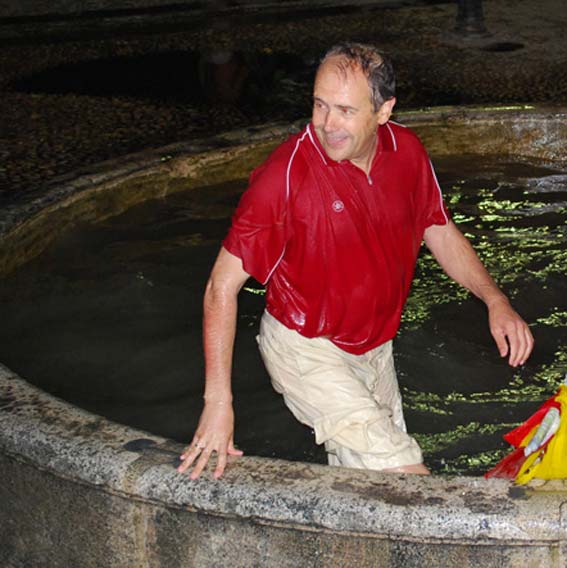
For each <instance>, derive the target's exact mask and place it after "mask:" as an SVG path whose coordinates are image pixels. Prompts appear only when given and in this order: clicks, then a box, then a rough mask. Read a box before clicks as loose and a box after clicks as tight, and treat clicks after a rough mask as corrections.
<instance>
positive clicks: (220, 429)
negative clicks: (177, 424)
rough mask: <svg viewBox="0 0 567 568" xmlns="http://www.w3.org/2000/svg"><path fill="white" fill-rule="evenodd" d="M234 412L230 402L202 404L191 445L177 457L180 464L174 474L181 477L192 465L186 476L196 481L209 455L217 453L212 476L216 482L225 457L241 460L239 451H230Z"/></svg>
mask: <svg viewBox="0 0 567 568" xmlns="http://www.w3.org/2000/svg"><path fill="white" fill-rule="evenodd" d="M233 435H234V412H233V409H232V403H231V402H228V401H227V402H224V401H216V402H215V401H211V402H205V408H204V409H203V412H202V413H201V418H200V419H199V425H198V426H197V430H196V432H195V435H194V436H193V440H192V441H191V444H189V446H187V448H186V449H185V451H184V452H183V453H182V454H181V457H180V459H182V460H183V463H182V464H181V465H180V466H179V467H178V468H177V471H179V472H180V473H183V472H184V471H186V470H187V469H188V468H189V467H190V466H191V465H192V464H193V463H195V467H194V468H193V471H192V472H191V474H190V476H189V477H190V478H191V479H197V478H198V477H199V475H201V472H202V471H203V469H204V468H205V466H206V465H207V463H208V461H209V458H210V457H211V454H212V453H213V452H216V453H217V464H216V468H215V472H214V474H213V476H214V478H215V479H218V478H219V477H220V476H221V475H222V474H223V472H224V469H225V467H226V462H227V457H228V456H229V455H230V456H241V455H242V453H243V452H242V451H241V450H237V449H236V448H235V447H234V440H233Z"/></svg>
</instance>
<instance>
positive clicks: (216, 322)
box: [203, 248, 249, 402]
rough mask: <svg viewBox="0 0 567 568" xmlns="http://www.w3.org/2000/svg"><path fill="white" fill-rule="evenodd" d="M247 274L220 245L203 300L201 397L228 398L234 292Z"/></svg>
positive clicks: (234, 327)
mask: <svg viewBox="0 0 567 568" xmlns="http://www.w3.org/2000/svg"><path fill="white" fill-rule="evenodd" d="M248 277H249V275H248V274H247V273H246V272H245V271H244V268H243V267H242V261H241V260H240V259H239V258H238V257H236V256H234V255H232V254H231V253H229V252H228V251H227V250H226V249H225V248H221V251H220V253H219V256H218V258H217V260H216V262H215V266H214V267H213V270H212V272H211V277H210V278H209V281H208V282H207V287H206V290H205V297H204V300H203V347H204V352H205V400H206V401H209V402H211V401H216V402H231V401H232V389H231V373H232V355H233V351H234V338H235V335H236V315H237V311H238V293H239V292H240V289H241V288H242V286H243V284H244V282H246V280H247V279H248Z"/></svg>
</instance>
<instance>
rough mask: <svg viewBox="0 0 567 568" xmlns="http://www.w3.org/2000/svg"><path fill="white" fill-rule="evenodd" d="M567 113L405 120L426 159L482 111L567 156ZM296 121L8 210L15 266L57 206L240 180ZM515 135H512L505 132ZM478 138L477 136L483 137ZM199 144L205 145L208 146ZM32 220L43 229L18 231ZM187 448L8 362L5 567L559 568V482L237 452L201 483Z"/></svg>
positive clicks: (0, 420)
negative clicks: (106, 414)
mask: <svg viewBox="0 0 567 568" xmlns="http://www.w3.org/2000/svg"><path fill="white" fill-rule="evenodd" d="M565 114H566V113H565V112H564V111H563V110H561V109H554V110H553V109H523V110H522V109H515V110H508V109H504V110H502V109H497V110H495V109H492V110H487V109H484V110H482V109H473V110H468V111H461V110H459V111H456V112H455V111H454V110H451V109H435V110H432V111H427V112H422V113H419V114H418V113H408V114H406V115H404V116H403V117H402V118H403V121H404V122H405V123H407V124H411V126H412V127H413V128H415V129H416V130H417V131H418V132H419V133H420V135H421V136H422V138H423V139H424V140H425V142H426V144H427V145H428V146H429V147H431V145H432V144H433V145H435V144H437V147H436V148H434V149H433V153H434V154H435V153H443V148H445V149H446V151H450V150H451V149H452V148H454V147H455V144H457V142H458V141H461V142H463V141H464V140H465V133H467V132H468V129H467V126H470V125H471V124H473V123H474V126H475V128H477V127H478V128H481V129H484V131H485V136H489V138H488V139H486V143H485V144H484V145H483V146H482V150H483V151H486V152H495V151H499V152H501V151H503V149H504V148H506V149H507V153H509V154H513V155H514V154H516V155H530V156H532V157H536V158H540V159H543V160H554V161H559V162H560V163H563V161H562V160H564V158H565V152H564V150H561V148H563V149H564V148H565V144H566V142H565V140H567V137H566V136H565V134H566V133H565V129H566V128H567V126H566V125H567V121H566V120H565V118H566V116H565ZM512 117H513V118H514V120H513V124H512V125H510V124H507V123H506V122H512V120H511V118H512ZM428 124H429V125H430V126H431V125H432V126H431V128H433V130H432V131H431V130H429V127H427V125H428ZM296 127H297V125H296ZM286 131H289V129H287V128H282V127H272V128H269V129H266V130H261V131H258V133H256V134H255V135H254V136H255V139H254V140H252V139H251V138H250V136H252V135H251V134H250V133H248V132H245V133H237V134H231V135H227V136H225V137H223V138H217V139H216V142H215V143H212V142H211V141H209V142H208V144H210V146H207V145H206V144H203V145H197V144H193V145H175V146H171V147H168V148H167V149H160V150H157V151H155V152H149V153H144V154H142V155H136V156H130V157H127V158H125V159H122V160H117V161H114V162H112V163H106V164H103V165H102V166H101V167H100V168H98V169H96V170H92V171H89V172H83V175H82V176H80V177H79V178H77V179H76V180H75V181H73V182H66V184H63V185H61V186H59V187H57V188H55V189H53V190H52V191H49V192H46V194H45V195H43V196H41V197H39V198H38V200H39V201H38V202H37V203H35V204H31V205H30V204H29V203H27V204H26V206H24V207H23V208H20V209H18V213H17V214H16V213H14V211H15V209H14V210H12V211H11V212H8V214H5V215H4V224H3V225H2V227H3V229H2V231H3V232H2V234H0V240H1V242H2V243H3V244H5V243H7V242H11V243H12V244H11V246H12V249H11V250H12V252H13V251H19V248H18V247H19V246H22V243H24V244H25V243H28V245H29V247H28V250H27V251H26V254H24V255H23V256H22V257H21V258H20V259H19V261H18V262H20V261H22V262H23V261H25V259H26V258H29V256H30V255H31V256H33V254H37V253H38V252H39V251H40V249H41V247H42V246H45V242H44V241H45V240H47V239H45V235H44V240H43V241H41V239H40V236H41V230H43V231H46V230H48V228H49V227H50V225H49V223H47V221H46V218H47V217H46V215H47V214H48V215H50V216H51V215H53V214H57V215H59V214H60V215H61V216H60V217H59V218H58V221H59V223H58V224H62V225H63V226H67V225H68V224H72V223H73V222H76V220H78V219H81V220H84V219H89V218H94V217H97V216H100V215H111V214H115V213H116V212H118V211H120V210H122V209H125V208H127V207H128V206H130V205H131V204H132V203H134V202H137V201H140V200H143V199H147V198H148V196H149V195H160V194H164V193H167V192H169V191H177V190H179V189H185V188H187V187H192V184H194V185H195V187H197V185H201V186H202V185H203V175H204V174H206V175H207V181H208V182H211V177H212V181H218V180H222V179H224V178H225V177H228V178H230V177H234V175H235V172H237V171H238V172H240V173H239V175H244V174H243V173H242V170H243V169H244V170H246V171H247V170H248V169H249V166H250V165H251V164H250V163H249V162H254V161H255V160H257V158H258V154H257V153H256V151H257V149H258V147H260V152H267V151H269V148H270V147H271V146H273V144H274V143H275V141H274V140H275V139H277V138H281V137H282V136H284V135H285V132H286ZM510 132H515V133H516V134H517V136H515V137H514V138H513V139H506V138H508V137H509V136H511V135H510ZM490 133H492V134H490ZM441 134H442V135H441ZM489 134H490V135H489ZM538 136H539V138H538ZM499 137H500V138H499ZM502 137H504V138H502ZM536 139H537V143H536V141H534V140H536ZM243 140H246V144H244V145H243V144H240V145H234V146H233V144H236V142H239V143H241V142H242V141H243ZM468 140H469V143H472V144H473V145H477V144H480V143H481V141H480V140H481V139H480V138H478V137H477V135H476V134H475V135H474V136H473V135H472V134H471V135H470V136H469V137H468ZM498 140H500V141H499V143H497V142H498ZM461 142H459V143H461ZM463 143H464V142H463ZM215 144H216V149H214V148H215ZM223 144H224V145H226V146H227V147H226V148H221V149H219V145H223ZM207 147H209V148H213V149H211V150H210V152H208V153H207V152H206V151H205V150H206V148H207ZM252 147H254V152H253V153H252V154H249V150H250V149H251V148H252ZM191 148H193V149H196V150H195V151H191ZM469 148H470V146H469ZM474 148H475V150H476V149H477V148H476V146H474ZM499 148H500V149H499ZM239 168H240V169H239ZM179 179H181V180H182V181H183V183H180V184H177V181H176V180H179ZM148 180H149V182H148ZM157 181H160V182H163V183H165V189H164V188H163V187H161V188H158V187H157V186H156V185H155V184H156V182H157ZM146 182H148V183H146ZM142 186H143V187H142ZM160 192H161V193H160ZM105 193H106V194H110V195H106V196H105ZM95 197H96V199H95ZM98 199H101V200H102V201H103V202H104V204H103V205H100V204H98V205H97V203H96V201H97V200H98ZM43 211H47V212H48V213H47V214H44V213H43ZM66 224H67V225H66ZM34 227H39V229H37V230H36V229H34ZM22 228H24V229H22ZM34 231H35V236H34V239H35V241H33V239H32V240H29V238H28V237H29V236H28V237H26V236H25V235H24V233H26V232H29V233H33V232H34ZM14 235H16V237H17V238H15V237H14ZM22 235H24V237H25V238H28V241H26V240H25V238H24V237H22ZM10 239H12V240H11V241H10ZM32 241H33V242H37V243H38V244H37V245H35V244H34V245H33V246H32V245H30V244H29V243H32ZM34 247H35V248H34ZM26 255H27V256H26ZM8 257H9V255H8V254H7V253H4V255H3V260H2V262H3V265H2V266H3V267H4V269H5V270H9V269H10V267H13V266H14V265H16V264H17V262H15V263H11V262H10V259H9V258H8ZM181 449H182V447H181V446H180V445H179V444H176V443H174V442H172V441H171V440H167V439H163V438H160V437H158V436H154V435H151V434H148V433H146V432H141V431H138V430H134V429H132V428H129V427H126V426H122V425H119V424H115V423H112V422H110V421H108V420H106V419H104V418H101V417H99V416H95V415H92V414H90V413H88V412H86V411H83V410H81V409H78V408H76V407H74V406H72V405H70V404H68V403H66V402H64V401H61V400H58V399H56V398H54V397H52V396H50V395H48V394H46V393H44V392H42V391H40V390H38V389H37V388H35V387H33V386H31V385H29V384H28V383H27V382H26V381H24V380H23V379H21V378H20V377H18V376H17V375H15V374H14V373H12V372H11V371H10V370H9V369H7V368H5V367H2V366H1V365H0V475H2V479H3V483H2V484H1V486H0V487H1V488H0V502H1V503H2V507H0V526H1V527H2V537H1V544H2V546H1V547H0V564H1V565H6V566H16V567H17V566H56V567H58V566H61V567H69V566H93V567H94V566H97V567H99V566H116V567H132V566H151V567H168V568H169V567H175V566H198V567H200V566H229V565H233V566H277V567H282V566H290V567H291V566H293V567H297V566H361V567H366V566H403V567H409V566H444V567H448V566H459V567H461V568H464V567H466V566H483V567H490V566H514V567H515V566H557V567H559V566H565V565H566V564H567V547H566V539H567V515H566V513H565V511H566V507H567V505H565V503H566V502H567V492H566V489H567V487H566V486H565V484H564V482H562V481H554V482H547V483H540V484H532V485H531V486H529V487H527V488H520V487H516V486H514V485H513V484H510V483H508V482H506V481H503V480H489V481H487V480H484V479H482V478H470V477H469V478H467V477H419V476H398V475H385V474H380V473H378V472H372V471H369V472H365V471H360V470H351V469H344V468H334V467H329V466H322V465H316V464H304V463H295V462H286V461H282V460H273V459H262V458H254V457H244V458H241V459H238V460H236V461H233V462H232V463H231V464H230V467H229V468H228V471H227V473H226V474H225V476H224V477H223V478H222V480H220V481H214V480H213V479H212V477H211V475H210V471H209V472H207V473H206V475H204V476H203V477H202V478H201V479H199V480H197V481H191V480H189V478H188V477H187V476H185V475H181V474H178V473H177V472H176V470H175V465H176V464H177V463H178V455H179V454H180V452H181Z"/></svg>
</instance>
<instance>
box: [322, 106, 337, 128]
mask: <svg viewBox="0 0 567 568" xmlns="http://www.w3.org/2000/svg"><path fill="white" fill-rule="evenodd" d="M335 129H336V120H335V114H334V113H333V112H331V111H329V112H328V113H327V114H326V115H325V122H324V123H323V130H325V132H331V131H332V130H335Z"/></svg>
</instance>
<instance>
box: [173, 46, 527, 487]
mask: <svg viewBox="0 0 567 568" xmlns="http://www.w3.org/2000/svg"><path fill="white" fill-rule="evenodd" d="M394 85H395V83H394V74H393V70H392V67H391V64H390V63H389V61H388V60H387V59H386V58H385V57H384V56H383V55H381V54H380V53H379V52H378V51H377V50H376V49H375V48H373V47H371V46H365V45H360V44H344V45H340V46H337V47H335V48H333V49H331V50H330V51H329V52H328V53H327V55H326V56H325V58H324V59H323V61H322V63H321V65H320V66H319V69H318V71H317V75H316V79H315V85H314V93H313V94H314V104H313V115H312V122H311V124H309V125H308V126H307V127H306V128H305V129H304V130H303V131H302V132H300V133H299V134H298V135H296V136H293V137H291V138H290V139H289V140H288V141H286V142H284V143H283V144H282V145H281V146H280V147H279V148H278V149H276V150H275V152H274V153H273V154H272V155H271V156H270V157H269V158H268V160H267V161H266V162H265V163H264V164H263V165H262V166H261V167H260V168H258V169H257V170H255V172H253V174H252V176H251V181H250V187H249V189H248V190H247V192H246V193H245V194H244V195H243V197H242V199H241V202H240V204H239V206H238V209H237V211H236V213H235V216H234V218H233V224H232V227H231V229H230V231H229V234H228V236H227V238H226V239H225V241H224V242H223V247H222V248H221V251H220V254H219V256H218V258H217V261H216V263H215V265H214V268H213V270H212V273H211V277H210V280H209V282H208V284H207V289H206V292H205V300H204V349H205V361H206V383H205V397H204V398H205V404H204V409H203V413H202V415H201V419H200V421H199V425H198V428H197V431H196V433H195V436H194V438H193V440H192V443H191V445H190V446H188V448H187V449H186V450H185V451H184V453H183V454H182V456H181V459H182V463H181V465H180V466H179V468H178V469H179V471H181V472H182V471H185V470H187V469H188V468H189V467H190V466H191V465H192V464H195V465H194V468H193V470H192V472H191V475H190V477H191V478H192V479H195V478H197V477H198V476H199V475H200V473H201V472H202V470H203V468H204V467H205V465H206V464H207V462H208V460H209V457H210V456H211V454H212V453H213V452H216V453H217V455H218V457H217V464H216V469H215V472H214V477H215V478H218V477H220V476H221V475H222V473H223V471H224V469H225V466H226V462H227V456H228V455H241V454H242V452H240V451H239V450H237V449H236V448H235V447H234V444H233V430H234V414H233V409H232V394H231V364H232V354H233V344H234V336H235V328H236V312H237V295H238V292H239V290H240V288H241V287H242V285H243V284H244V282H245V281H246V280H247V279H248V277H249V275H252V276H254V277H255V278H256V279H257V280H259V281H260V282H264V283H266V286H267V295H266V304H267V306H266V312H265V313H264V316H263V318H262V323H261V327H260V335H259V336H258V343H259V346H260V351H261V353H262V356H263V359H264V362H265V364H266V368H267V370H268V372H269V374H270V376H271V379H272V384H273V386H274V388H275V389H276V390H277V391H278V392H280V393H282V394H283V396H284V400H285V402H286V404H287V406H288V407H289V408H290V409H291V411H292V412H293V413H294V415H295V416H296V417H297V418H298V419H299V420H300V421H301V422H303V423H305V424H308V425H309V426H311V427H312V428H313V429H314V431H315V436H316V441H317V443H324V444H325V449H326V450H327V453H328V458H329V463H330V464H331V465H343V466H348V467H359V468H367V469H377V470H382V471H396V472H405V473H420V474H427V473H429V471H428V469H427V468H426V467H425V465H424V464H423V460H422V456H421V451H420V449H419V446H418V445H417V443H416V442H415V440H414V439H413V438H411V437H410V436H409V435H408V434H407V433H406V427H405V423H404V419H403V414H402V408H401V399H400V395H399V390H398V386H397V380H396V376H395V371H394V366H393V359H392V347H391V344H392V338H393V337H394V336H395V334H396V332H397V330H398V327H399V323H400V317H401V311H402V308H403V305H404V302H405V300H406V298H407V294H408V292H409V287H410V283H411V279H412V277H413V271H414V267H415V262H416V258H417V254H418V251H419V248H420V245H421V242H422V240H425V243H426V245H427V246H428V248H429V249H430V250H431V252H432V253H433V255H434V256H435V258H436V259H437V261H438V262H439V264H440V265H441V266H442V267H443V269H444V270H445V271H446V272H447V273H448V274H449V276H451V277H452V278H453V279H454V280H456V281H457V282H459V283H460V284H462V285H463V286H465V287H466V288H468V289H469V290H470V291H471V292H472V293H473V294H475V295H476V296H477V297H478V298H480V299H481V300H482V301H483V302H484V303H485V304H486V306H487V308H488V315H489V325H490V331H491V333H492V335H493V337H494V339H495V341H496V344H497V346H498V349H499V351H500V355H501V356H503V357H504V356H508V358H509V363H510V365H512V366H517V365H520V364H523V363H524V362H525V361H526V359H527V358H528V356H529V355H530V353H531V350H532V348H533V338H532V335H531V333H530V331H529V328H528V326H527V325H526V323H525V322H524V321H523V320H522V319H521V318H520V316H519V315H518V314H517V313H516V312H515V311H514V310H513V309H512V308H511V306H510V304H509V302H508V300H507V298H506V296H505V295H504V294H503V293H502V292H501V291H500V290H499V289H498V287H497V286H496V284H495V283H494V281H493V280H492V278H491V277H490V275H489V274H488V273H487V271H486V269H485V268H484V266H483V265H482V264H481V262H480V260H479V259H478V257H477V256H476V254H475V253H474V251H473V249H472V247H471V245H470V244H469V242H468V241H467V240H466V239H465V237H464V236H463V235H462V234H461V233H460V231H459V230H458V229H457V227H456V226H455V225H454V223H453V222H452V221H451V220H450V219H449V217H448V213H447V211H446V209H445V205H444V203H443V199H442V196H441V192H440V189H439V186H438V183H437V180H436V178H435V174H434V173H433V169H432V166H431V164H430V161H429V159H428V157H427V154H426V152H425V150H424V149H423V147H422V145H421V143H420V142H419V140H418V139H417V137H416V136H415V135H414V134H413V133H412V132H411V131H410V130H409V129H407V128H404V127H402V126H400V125H397V124H395V123H392V122H390V121H389V119H390V115H391V114H392V110H393V108H394V105H395V102H396V99H395V98H394Z"/></svg>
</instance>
